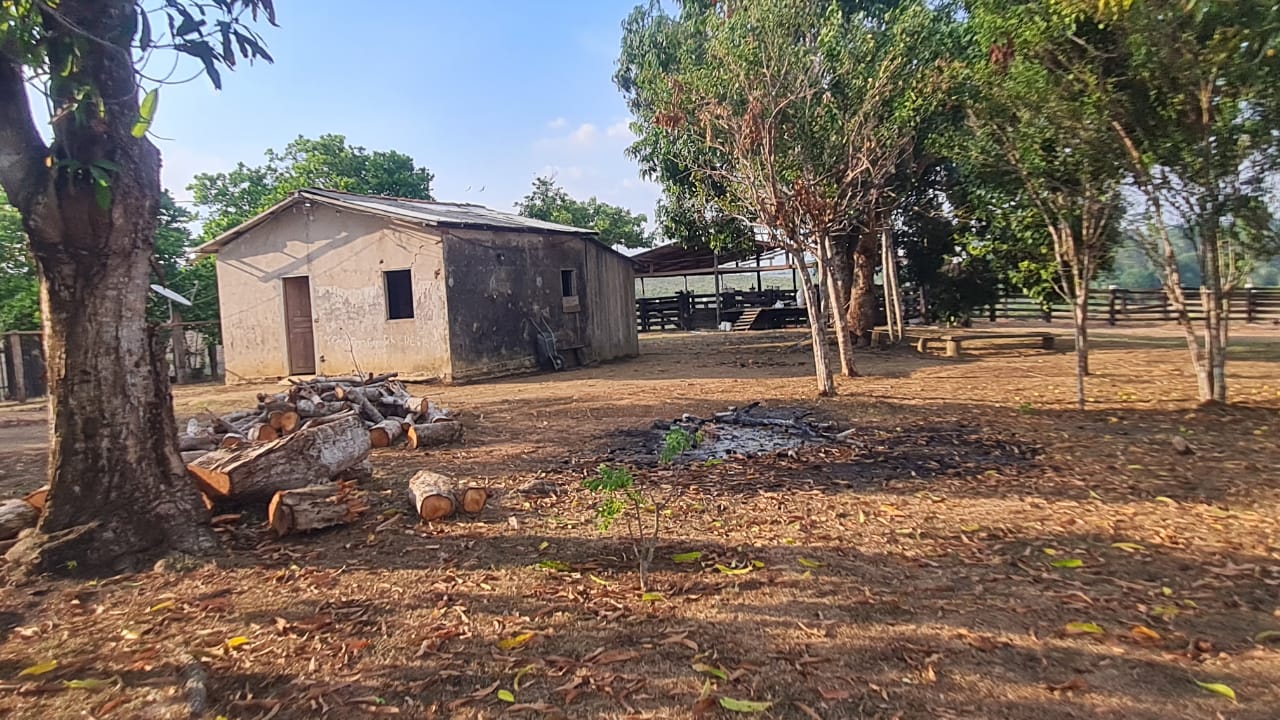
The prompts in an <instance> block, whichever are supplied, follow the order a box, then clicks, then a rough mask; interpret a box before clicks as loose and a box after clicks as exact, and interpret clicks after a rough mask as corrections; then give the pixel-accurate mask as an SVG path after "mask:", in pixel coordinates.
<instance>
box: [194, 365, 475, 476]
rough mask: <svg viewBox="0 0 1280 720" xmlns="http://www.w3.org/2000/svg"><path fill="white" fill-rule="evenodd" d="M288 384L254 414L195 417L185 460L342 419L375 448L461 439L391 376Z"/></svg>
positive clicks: (442, 416) (440, 413) (441, 413)
mask: <svg viewBox="0 0 1280 720" xmlns="http://www.w3.org/2000/svg"><path fill="white" fill-rule="evenodd" d="M290 382H291V383H292V386H291V387H290V388H289V390H288V391H286V392H282V393H276V394H267V393H259V394H258V406H257V407H256V408H254V409H252V410H241V411H238V412H233V413H230V414H229V415H223V416H221V417H218V416H215V415H213V414H211V413H209V414H207V416H206V417H205V418H193V419H192V420H191V421H190V422H188V424H187V431H186V432H185V433H183V434H182V435H180V436H179V437H178V449H179V450H181V451H182V452H183V460H184V461H186V462H188V463H190V462H193V461H194V460H195V459H196V458H198V457H200V454H201V453H206V452H209V451H212V450H217V449H225V448H231V447H236V446H238V445H241V444H243V443H254V442H266V441H269V440H276V439H279V438H281V437H285V436H287V435H290V434H292V433H294V432H297V431H299V430H302V429H304V428H308V427H314V426H316V425H321V424H324V423H329V422H333V421H334V420H338V419H341V418H344V417H358V418H360V420H361V422H363V423H364V426H365V428H366V429H367V430H368V432H369V442H370V443H371V444H372V446H373V447H390V446H392V445H394V444H396V443H397V442H400V441H401V440H403V441H405V442H406V443H407V444H408V446H409V447H411V448H414V449H417V448H426V447H434V446H438V445H445V444H448V443H452V442H457V441H459V440H461V439H462V424H461V423H459V422H457V420H456V419H455V418H454V417H453V416H452V415H450V413H449V411H448V410H443V409H440V408H437V407H436V406H435V404H434V403H432V402H431V401H430V400H427V399H425V398H418V397H414V396H413V395H411V394H410V393H409V391H408V390H407V389H406V388H405V386H404V384H403V383H401V382H399V381H397V380H396V379H395V373H388V374H386V375H378V376H374V377H368V378H361V377H356V376H347V377H317V378H314V379H312V380H290Z"/></svg>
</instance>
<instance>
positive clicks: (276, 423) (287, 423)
mask: <svg viewBox="0 0 1280 720" xmlns="http://www.w3.org/2000/svg"><path fill="white" fill-rule="evenodd" d="M267 424H268V425H270V426H271V427H273V428H275V429H276V430H278V431H279V432H280V434H281V435H288V434H289V433H291V432H293V431H294V430H297V429H298V426H299V425H301V424H302V417H301V416H300V415H299V414H298V412H297V411H296V410H290V409H282V410H272V411H271V412H269V413H267Z"/></svg>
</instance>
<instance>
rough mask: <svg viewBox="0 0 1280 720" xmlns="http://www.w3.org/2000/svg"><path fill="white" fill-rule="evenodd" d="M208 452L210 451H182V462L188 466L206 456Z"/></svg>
mask: <svg viewBox="0 0 1280 720" xmlns="http://www.w3.org/2000/svg"><path fill="white" fill-rule="evenodd" d="M210 452H212V451H211V450H184V451H182V453H181V455H182V462H183V463H185V464H187V465H190V464H191V463H193V462H195V461H197V460H199V459H200V458H202V457H204V456H205V455H208V454H209V453H210Z"/></svg>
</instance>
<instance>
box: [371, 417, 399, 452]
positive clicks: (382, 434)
mask: <svg viewBox="0 0 1280 720" xmlns="http://www.w3.org/2000/svg"><path fill="white" fill-rule="evenodd" d="M402 435H404V428H403V427H401V426H400V421H399V420H395V419H392V420H383V421H382V422H380V423H378V424H377V425H374V426H373V427H371V428H369V443H370V444H371V445H373V447H376V448H384V447H391V446H392V445H394V444H395V442H396V441H397V440H399V439H400V437H401V436H402Z"/></svg>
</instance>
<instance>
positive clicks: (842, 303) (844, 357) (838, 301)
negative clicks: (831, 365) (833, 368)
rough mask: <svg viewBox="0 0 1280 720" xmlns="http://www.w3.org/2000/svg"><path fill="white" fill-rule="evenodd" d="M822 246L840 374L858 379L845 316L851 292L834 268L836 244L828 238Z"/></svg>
mask: <svg viewBox="0 0 1280 720" xmlns="http://www.w3.org/2000/svg"><path fill="white" fill-rule="evenodd" d="M819 242H821V244H822V250H821V254H822V262H821V263H820V265H821V267H822V269H823V279H824V281H825V284H826V286H827V303H828V307H829V308H831V325H832V326H833V329H834V331H835V334H836V349H837V350H838V352H839V354H840V374H841V375H844V376H845V377H857V376H858V366H857V363H856V362H855V360H854V357H853V338H852V337H851V336H850V334H849V326H848V323H847V318H846V316H845V312H846V306H847V305H848V297H849V290H848V285H847V283H846V282H845V281H844V278H841V277H839V274H838V273H837V272H836V269H835V267H834V264H833V263H834V258H835V254H836V244H835V242H834V241H833V240H832V239H831V238H829V237H827V238H823V239H822V240H820V241H819Z"/></svg>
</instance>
